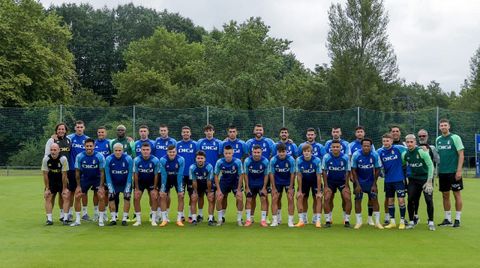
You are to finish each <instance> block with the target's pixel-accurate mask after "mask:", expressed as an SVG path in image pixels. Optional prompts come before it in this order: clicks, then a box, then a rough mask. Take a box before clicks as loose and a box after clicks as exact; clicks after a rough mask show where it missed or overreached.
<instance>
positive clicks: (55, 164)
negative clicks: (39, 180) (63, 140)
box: [42, 143, 70, 225]
mask: <svg viewBox="0 0 480 268" xmlns="http://www.w3.org/2000/svg"><path fill="white" fill-rule="evenodd" d="M42 171H43V181H44V183H45V193H44V197H45V211H46V213H47V223H46V225H52V224H53V219H52V210H53V205H54V204H55V196H56V195H57V193H60V194H61V195H62V197H63V204H62V205H63V207H62V210H63V211H68V208H69V205H70V191H68V187H67V185H68V179H67V171H68V160H67V158H66V157H65V156H60V147H59V146H58V144H56V143H53V144H52V145H51V146H50V154H49V155H47V156H45V157H44V158H43V161H42ZM58 198H60V196H59V197H58ZM61 220H62V221H63V225H68V221H67V220H68V218H67V217H64V218H63V219H61Z"/></svg>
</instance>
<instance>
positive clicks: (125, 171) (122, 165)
mask: <svg viewBox="0 0 480 268" xmlns="http://www.w3.org/2000/svg"><path fill="white" fill-rule="evenodd" d="M132 176H133V159H132V157H130V156H129V155H127V154H122V156H120V158H117V157H116V156H115V155H113V154H112V155H109V156H108V157H107V159H105V179H106V182H107V187H108V191H109V192H110V193H115V189H116V188H117V186H124V189H123V190H124V193H128V192H130V189H131V187H132Z"/></svg>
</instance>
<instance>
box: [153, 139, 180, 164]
mask: <svg viewBox="0 0 480 268" xmlns="http://www.w3.org/2000/svg"><path fill="white" fill-rule="evenodd" d="M169 145H177V141H176V140H175V139H173V138H170V137H167V138H162V137H158V138H157V139H156V140H155V152H152V154H153V155H155V156H156V157H157V158H158V159H160V158H162V157H164V156H165V155H167V148H168V146H169Z"/></svg>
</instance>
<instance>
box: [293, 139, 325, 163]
mask: <svg viewBox="0 0 480 268" xmlns="http://www.w3.org/2000/svg"><path fill="white" fill-rule="evenodd" d="M307 143H308V144H310V145H311V146H312V155H313V156H315V157H318V158H320V160H322V159H323V156H324V155H325V154H326V153H327V152H326V151H325V147H324V146H323V145H322V144H320V143H318V142H313V143H309V142H304V143H302V144H300V145H299V146H298V152H297V155H298V156H302V155H303V151H302V150H303V146H305V144H307Z"/></svg>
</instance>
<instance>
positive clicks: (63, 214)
mask: <svg viewBox="0 0 480 268" xmlns="http://www.w3.org/2000/svg"><path fill="white" fill-rule="evenodd" d="M64 216H65V213H63V208H61V209H60V219H61V218H63V217H64Z"/></svg>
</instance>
